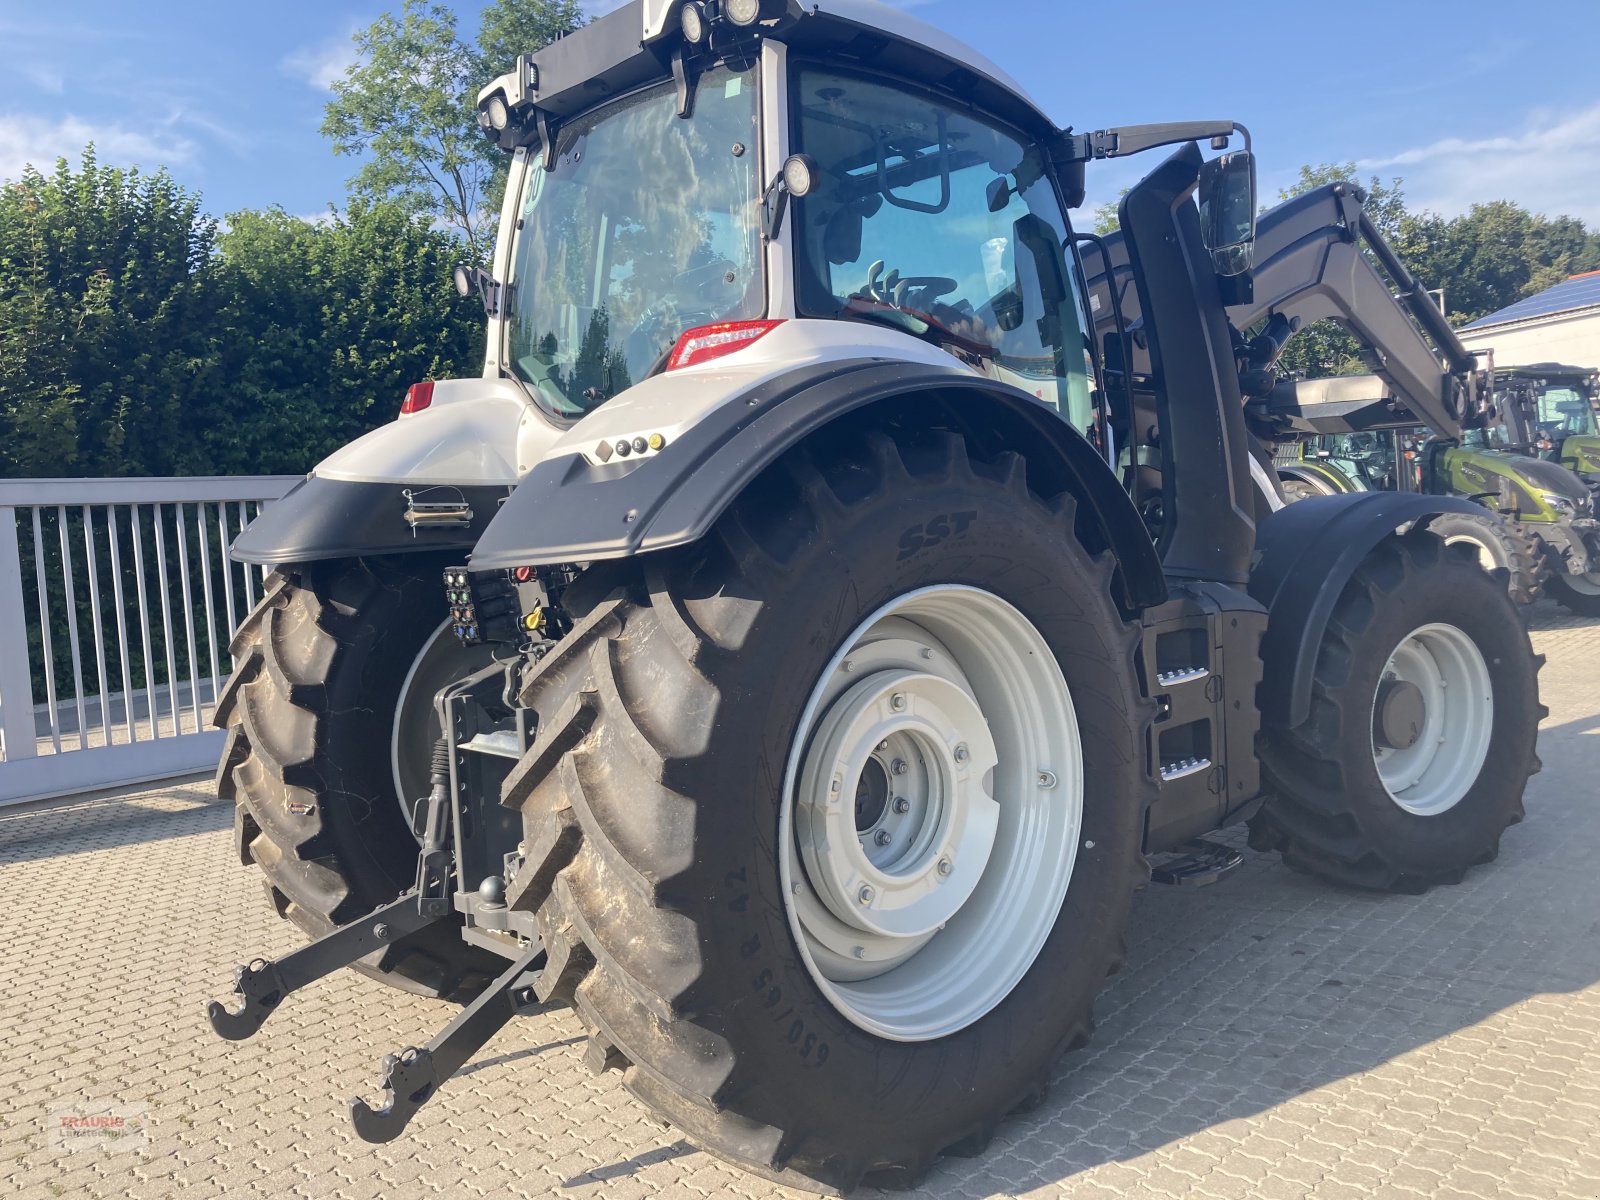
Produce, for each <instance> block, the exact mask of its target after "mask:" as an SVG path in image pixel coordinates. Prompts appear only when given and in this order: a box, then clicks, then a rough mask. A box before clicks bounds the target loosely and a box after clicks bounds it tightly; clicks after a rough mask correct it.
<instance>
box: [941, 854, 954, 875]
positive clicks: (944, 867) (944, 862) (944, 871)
mask: <svg viewBox="0 0 1600 1200" xmlns="http://www.w3.org/2000/svg"><path fill="white" fill-rule="evenodd" d="M955 869H956V865H955V863H953V862H951V861H950V860H949V859H948V858H941V859H940V860H939V874H940V875H942V876H944V877H945V878H946V879H948V878H949V877H950V872H951V871H954V870H955Z"/></svg>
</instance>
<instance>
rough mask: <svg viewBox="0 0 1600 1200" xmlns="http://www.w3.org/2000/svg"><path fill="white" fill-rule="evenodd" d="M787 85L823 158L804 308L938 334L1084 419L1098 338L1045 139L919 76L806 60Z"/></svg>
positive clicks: (810, 206) (803, 227)
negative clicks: (1044, 151) (881, 74)
mask: <svg viewBox="0 0 1600 1200" xmlns="http://www.w3.org/2000/svg"><path fill="white" fill-rule="evenodd" d="M791 94H792V96H794V97H795V103H796V107H797V110H798V111H797V115H796V122H795V135H796V141H797V148H798V149H800V150H802V151H804V152H805V153H807V154H809V155H810V156H811V157H812V158H813V159H814V160H815V161H816V163H817V166H818V168H819V172H818V174H819V179H818V180H817V182H816V183H814V184H813V187H812V190H811V192H810V194H808V195H807V196H806V197H805V198H804V200H802V201H800V202H799V203H798V204H797V206H796V218H797V223H796V225H795V234H796V240H797V241H798V242H799V245H800V249H799V257H800V264H799V265H800V270H799V281H800V297H799V298H800V308H801V311H802V313H804V314H805V315H808V316H822V317H842V318H846V319H860V320H873V321H879V322H882V323H884V324H889V325H897V326H899V327H901V328H904V329H906V330H907V331H908V332H912V333H916V334H918V335H919V336H928V337H930V340H933V339H936V340H938V341H939V342H940V343H941V344H944V345H945V346H946V347H947V348H949V349H951V350H952V351H953V352H955V353H957V354H959V355H961V356H963V357H966V358H968V359H969V361H977V362H979V363H981V365H982V366H983V368H984V369H985V371H986V372H987V373H989V374H991V375H994V376H996V377H997V378H1000V379H1002V380H1004V381H1005V382H1008V383H1012V384H1014V385H1016V386H1017V387H1020V388H1022V389H1023V390H1024V391H1027V392H1029V393H1030V394H1032V395H1034V396H1037V397H1038V398H1039V399H1040V400H1042V401H1044V402H1045V403H1047V404H1050V405H1051V406H1052V407H1054V408H1056V409H1057V410H1058V411H1060V412H1061V413H1062V415H1063V416H1065V417H1067V418H1068V420H1070V421H1071V422H1072V423H1073V424H1074V425H1075V426H1077V427H1078V428H1079V429H1080V430H1084V431H1087V429H1088V425H1089V423H1090V421H1091V419H1092V414H1091V412H1090V399H1089V385H1088V377H1089V373H1090V372H1089V364H1090V360H1089V358H1088V354H1089V342H1088V341H1087V339H1086V338H1085V334H1084V322H1083V320H1082V314H1081V311H1080V309H1079V304H1078V293H1077V289H1076V288H1075V287H1074V286H1073V282H1072V278H1073V277H1072V273H1071V267H1070V266H1069V262H1070V260H1069V258H1068V257H1067V255H1066V254H1065V253H1064V252H1063V249H1062V245H1063V241H1064V239H1065V237H1066V222H1065V220H1064V219H1063V216H1062V213H1061V208H1060V205H1059V203H1058V201H1057V198H1056V194H1055V191H1054V189H1053V188H1052V187H1051V184H1050V181H1049V180H1048V179H1046V178H1045V177H1044V175H1043V163H1042V156H1041V154H1040V151H1039V149H1038V148H1037V147H1036V146H1032V145H1028V144H1027V143H1025V142H1023V141H1022V140H1020V139H1019V138H1018V137H1017V136H1015V135H1014V134H1012V133H1011V132H1009V131H1007V130H1005V129H1004V128H1001V127H998V126H995V125H991V124H989V123H987V122H985V121H983V120H981V119H979V118H978V117H976V116H974V115H972V114H971V113H969V112H967V111H965V110H964V109H961V108H958V107H956V106H954V105H951V104H946V103H944V102H943V101H941V100H940V99H939V98H937V97H936V96H934V95H933V94H931V93H929V92H926V91H922V90H920V89H917V88H915V87H914V86H912V85H901V84H897V83H892V82H889V81H885V80H878V79H871V78H867V77H863V76H857V75H852V74H846V73H843V72H836V71H830V70H826V69H823V68H819V67H809V66H802V67H800V68H798V70H797V79H796V88H795V90H794V91H793V92H792V93H791Z"/></svg>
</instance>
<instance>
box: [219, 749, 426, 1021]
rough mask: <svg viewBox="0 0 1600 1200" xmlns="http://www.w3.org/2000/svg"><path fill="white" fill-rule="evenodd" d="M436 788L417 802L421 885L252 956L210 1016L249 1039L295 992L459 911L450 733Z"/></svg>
mask: <svg viewBox="0 0 1600 1200" xmlns="http://www.w3.org/2000/svg"><path fill="white" fill-rule="evenodd" d="M432 783H433V790H432V791H431V792H429V794H428V798H427V800H426V801H424V802H423V803H422V804H420V805H418V808H419V810H423V813H424V815H423V817H422V828H423V839H422V852H421V854H420V855H418V857H417V886H416V887H415V888H413V889H412V890H411V891H409V892H406V893H404V894H403V895H401V896H399V897H398V898H396V899H394V900H391V901H390V902H389V903H388V904H386V905H384V906H383V907H382V908H379V909H375V910H374V911H372V912H370V913H368V914H367V915H366V916H365V917H363V918H362V919H361V920H359V921H352V922H351V923H350V924H348V925H341V926H340V927H339V928H338V929H335V930H334V931H333V932H331V933H326V934H323V935H322V936H321V937H319V938H318V939H317V940H316V941H314V942H312V943H311V944H310V945H307V946H302V947H300V949H298V950H296V951H294V952H293V953H292V954H290V955H288V956H287V957H286V958H280V959H278V960H277V961H276V962H274V961H273V960H271V959H266V958H256V959H252V960H251V961H250V962H248V963H246V964H245V965H244V966H242V967H239V968H237V969H236V970H235V971H234V973H233V990H234V992H235V993H237V994H238V995H239V996H242V997H243V998H244V1003H243V1004H242V1005H240V1006H239V1008H238V1009H237V1010H236V1011H232V1012H230V1011H229V1010H228V1009H226V1008H224V1007H223V1006H222V1005H221V1004H220V1003H218V1002H217V1001H215V1000H212V1001H210V1002H209V1003H207V1005H206V1016H207V1017H208V1018H210V1020H211V1028H213V1029H215V1030H216V1031H217V1032H218V1033H220V1034H221V1035H222V1036H223V1037H225V1038H227V1039H228V1040H229V1041H234V1042H238V1041H243V1040H244V1039H245V1038H247V1037H249V1036H250V1035H251V1034H253V1033H255V1031H256V1030H258V1029H260V1028H261V1025H262V1023H263V1022H264V1021H266V1019H267V1018H268V1017H269V1016H271V1015H272V1012H273V1010H274V1009H276V1008H277V1007H278V1005H280V1004H282V1003H283V1000H284V997H285V996H287V995H288V994H289V993H290V992H297V991H299V990H300V989H301V988H303V987H305V986H306V984H308V983H311V982H312V981H314V980H317V979H321V978H322V977H323V976H324V975H326V974H328V973H329V972H330V971H337V970H338V969H339V968H340V967H348V966H349V965H350V964H351V963H353V962H355V961H356V960H357V959H358V958H361V957H362V956H363V955H366V954H370V953H371V952H372V951H374V950H376V949H377V948H378V947H380V946H383V945H385V944H387V943H389V942H391V941H394V940H395V939H396V938H403V937H406V936H407V935H409V934H413V933H415V932H417V930H419V929H424V928H426V927H427V926H429V925H432V924H433V923H434V922H435V921H442V920H444V919H445V918H447V917H449V916H451V915H452V911H451V906H450V897H449V893H448V888H449V876H450V840H449V839H450V752H449V748H448V747H447V746H446V744H445V741H444V739H443V738H441V739H439V742H438V744H437V745H436V746H435V747H434V750H433V764H432Z"/></svg>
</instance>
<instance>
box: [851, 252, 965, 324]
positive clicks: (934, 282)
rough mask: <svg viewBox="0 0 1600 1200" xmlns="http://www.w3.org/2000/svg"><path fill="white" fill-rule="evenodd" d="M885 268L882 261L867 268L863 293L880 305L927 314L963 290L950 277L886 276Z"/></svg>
mask: <svg viewBox="0 0 1600 1200" xmlns="http://www.w3.org/2000/svg"><path fill="white" fill-rule="evenodd" d="M883 266H884V263H883V259H881V258H880V259H877V260H876V261H874V262H873V264H872V266H870V267H869V268H867V286H866V288H865V289H864V292H865V294H866V296H867V297H868V298H869V299H872V300H876V301H878V303H880V304H892V305H894V306H895V307H896V308H915V309H919V310H921V311H923V312H926V311H927V310H928V309H929V307H930V306H931V305H932V304H933V302H934V301H935V300H937V299H938V298H939V297H940V296H947V295H949V294H950V293H951V292H953V291H955V290H956V288H957V287H959V286H960V285H959V284H958V283H957V282H956V281H955V280H954V279H951V278H950V277H949V276H948V275H901V274H900V272H899V271H898V270H892V271H890V272H889V273H888V274H887V275H884V274H883ZM880 276H882V278H880ZM913 289H915V291H913Z"/></svg>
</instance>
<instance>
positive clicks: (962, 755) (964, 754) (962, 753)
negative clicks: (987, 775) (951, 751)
mask: <svg viewBox="0 0 1600 1200" xmlns="http://www.w3.org/2000/svg"><path fill="white" fill-rule="evenodd" d="M968 757H969V752H968V750H967V744H966V743H965V742H962V743H961V744H960V745H959V746H957V747H956V749H955V760H956V761H957V762H958V763H964V762H966V761H967V758H968Z"/></svg>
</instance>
